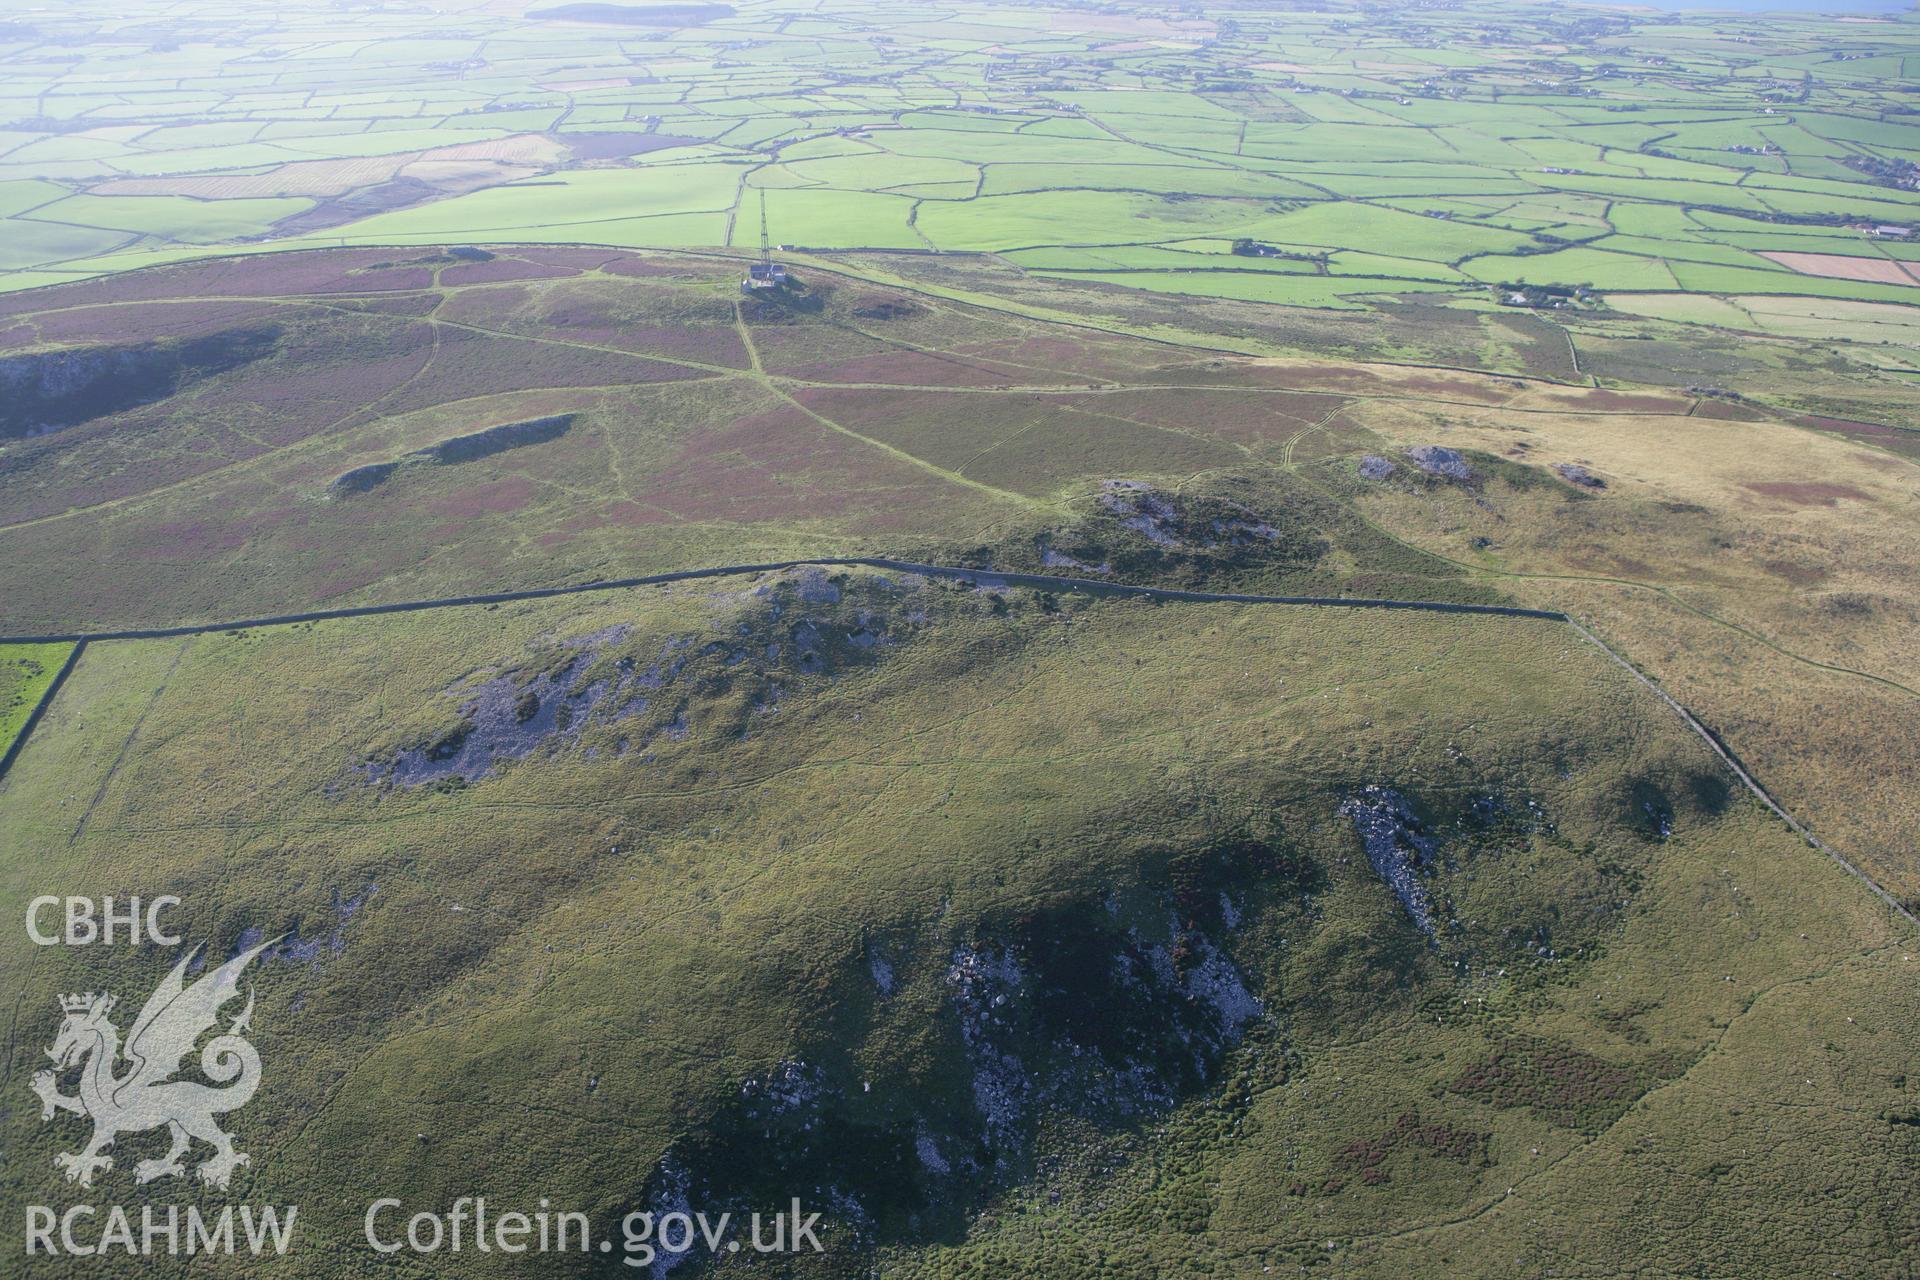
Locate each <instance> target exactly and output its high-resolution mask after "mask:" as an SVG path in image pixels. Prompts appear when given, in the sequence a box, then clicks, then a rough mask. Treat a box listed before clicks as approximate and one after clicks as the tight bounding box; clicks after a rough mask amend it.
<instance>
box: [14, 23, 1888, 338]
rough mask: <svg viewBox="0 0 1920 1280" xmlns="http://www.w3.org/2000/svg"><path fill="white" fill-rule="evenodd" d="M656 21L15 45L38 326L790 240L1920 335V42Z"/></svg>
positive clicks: (17, 248) (1702, 28) (1836, 31)
mask: <svg viewBox="0 0 1920 1280" xmlns="http://www.w3.org/2000/svg"><path fill="white" fill-rule="evenodd" d="M642 12H643V11H642V10H637V9H633V10H623V9H622V8H621V7H620V6H617V5H600V6H572V7H567V6H562V7H559V8H553V9H535V10H534V11H532V12H528V13H516V12H514V11H513V10H512V8H511V7H508V8H506V9H504V10H503V9H502V7H501V6H495V5H482V4H474V3H469V4H454V5H446V6H436V7H434V8H433V9H431V10H420V11H408V10H391V9H388V10H376V11H372V12H369V13H366V14H361V15H358V17H357V19H356V28H357V29H358V30H357V34H356V36H355V38H353V39H352V40H347V41H343V40H341V39H339V38H338V35H337V31H336V29H335V28H334V27H333V26H331V25H330V21H331V20H330V19H329V18H326V17H323V16H321V15H313V16H310V17H302V16H301V15H300V14H299V13H297V12H286V13H277V14H275V15H273V16H272V17H271V18H267V17H262V16H260V15H259V14H257V13H255V12H253V11H239V10H234V9H233V8H232V7H231V6H228V5H223V4H219V3H212V2H208V3H196V4H192V5H188V6H185V7H181V8H169V9H167V10H165V11H164V13H156V14H155V15H153V16H144V17H143V16H127V15H124V14H123V13H122V12H121V11H120V10H118V9H112V10H108V9H104V8H95V7H90V6H87V5H81V6H77V7H72V8H63V9H62V10H60V11H58V12H54V11H46V12H40V13H35V14H33V15H31V17H30V19H29V20H23V21H21V22H17V23H12V24H9V25H7V26H6V27H5V28H3V29H0V60H4V61H5V64H6V66H7V68H8V72H9V75H8V79H7V81H6V83H5V85H4V86H0V246H4V248H0V272H4V274H0V288H8V287H10V288H24V287H29V286H33V285H38V284H44V283H48V282H52V281H57V280H63V279H73V278H76V277H80V276H85V275H91V274H97V273H100V272H109V271H118V270H125V269H129V268H132V267H137V266H142V265H149V264H152V263H156V262H164V261H173V260H178V259H179V258H181V257H183V256H195V255H201V254H206V253H211V252H221V253H231V252H245V251H250V250H254V249H259V248H263V247H269V246H286V245H319V244H326V245H407V244H440V243H457V242H474V243H478V242H488V241H505V240H510V241H516V242H530V241H561V242H584V243H593V244H604V245H614V246H622V247H679V248H724V247H727V246H731V247H733V248H734V249H736V250H745V251H751V250H753V249H755V248H756V247H757V246H758V244H759V239H760V235H761V231H762V227H763V225H764V227H765V229H766V231H767V233H768V234H769V235H770V237H771V239H772V240H773V241H774V242H776V243H781V244H785V245H790V246H796V247H799V248H803V249H807V250H812V251H817V252H829V251H831V252H846V251H854V250H884V251H890V252H900V251H907V252H913V253H934V252H938V253H943V254H956V253H986V254H995V255H1000V256H1001V257H1002V258H1003V259H1004V261H1006V262H1007V263H1009V264H1012V265H1014V266H1016V267H1017V268H1018V269H1019V270H1021V271H1022V272H1024V273H1028V274H1030V275H1032V276H1034V277H1039V278H1052V279H1064V280H1077V281H1081V282H1086V283H1091V284H1100V285H1107V286H1116V287H1122V288H1127V289H1133V290H1143V291H1153V292H1159V293H1170V294H1175V295H1181V296H1194V297H1204V298H1215V299H1233V300H1241V301H1246V302H1254V303H1264V304H1289V305H1295V306H1312V307H1321V308H1349V309H1350V308H1355V307H1363V306H1367V305H1370V304H1376V303H1379V302H1382V301H1385V300H1388V299H1393V298H1409V297H1429V298H1431V299H1433V300H1434V301H1437V302H1453V303H1461V304H1465V305H1475V306H1479V305H1486V302H1487V299H1488V295H1489V292H1490V291H1491V292H1492V294H1493V296H1494V297H1496V298H1505V297H1506V296H1507V295H1508V294H1509V293H1511V292H1512V290H1511V289H1506V290H1503V289H1501V288H1500V286H1514V285H1522V284H1524V285H1528V286H1532V287H1534V288H1536V289H1549V290H1555V291H1559V292H1558V293H1555V294H1553V295H1552V296H1553V297H1554V298H1556V299H1559V300H1562V301H1567V302H1568V303H1569V304H1570V305H1574V306H1577V305H1580V304H1581V303H1582V302H1583V301H1589V300H1591V299H1592V298H1593V297H1595V296H1604V295H1606V294H1608V293H1612V292H1618V291H1629V292H1633V293H1636V294H1646V293H1654V294H1659V293H1667V294H1681V295H1703V294H1704V295H1725V294H1737V295H1745V296H1752V295H1777V296H1801V297H1812V298H1836V299H1851V300H1857V301H1864V302H1882V303H1891V304H1896V305H1899V304H1909V305H1910V304H1912V303H1914V302H1915V301H1917V300H1920V283H1916V282H1915V281H1914V280H1913V279H1912V277H1911V276H1910V274H1908V273H1907V272H1905V271H1903V270H1902V269H1901V267H1900V265H1899V262H1900V260H1902V259H1911V258H1913V257H1915V256H1920V248H1917V247H1916V246H1915V245H1914V244H1912V243H1910V240H1909V238H1907V237H1903V236H1901V235H1898V234H1895V232H1894V231H1893V230H1889V231H1887V232H1885V233H1881V232H1880V231H1879V230H1878V229H1880V228H1892V229H1900V228H1911V227H1912V226H1913V224H1915V223H1916V222H1920V193H1917V192H1916V190H1915V185H1916V182H1917V181H1920V123H1915V122H1914V121H1913V119H1912V117H1911V116H1910V114H1908V113H1907V112H1906V111H1905V109H1904V107H1903V105H1902V99H1901V98H1900V95H1899V92H1898V90H1899V86H1900V84H1901V82H1902V80H1903V78H1906V77H1910V76H1911V75H1912V74H1913V73H1914V71H1915V70H1916V67H1917V66H1920V55H1916V54H1915V52H1914V48H1915V44H1914V33H1915V25H1914V20H1913V18H1912V17H1911V15H1899V14H1888V15H1884V16H1881V17H1876V18H1874V19H1872V20H1867V21H1863V20H1859V19H1853V18H1836V17H1828V16H1819V15H1800V16H1789V15H1766V16H1757V17H1748V18H1743V19H1742V20H1741V21H1740V23H1739V27H1738V31H1737V32H1736V31H1734V30H1733V29H1732V28H1731V27H1729V26H1728V25H1727V24H1725V23H1723V22H1719V21H1716V20H1711V19H1705V18H1702V17H1701V16H1699V15H1688V14H1672V13H1669V14H1658V13H1651V12H1646V11H1626V10H1622V11H1608V10H1601V9H1573V10H1568V9H1566V8H1564V7H1560V6H1551V5H1544V4H1534V5H1528V4H1504V3H1503V4H1497V5H1493V4H1489V5H1479V6H1473V7H1471V8H1467V9H1438V8H1435V9H1415V10H1409V11H1405V12H1388V11H1375V10H1371V9H1361V8H1358V7H1356V8H1345V7H1338V6H1335V7H1330V8H1327V9H1324V10H1319V11H1311V12H1308V11H1302V12H1270V11H1264V10H1242V9H1236V8H1226V7H1221V8H1217V9H1216V8H1194V9H1190V10H1183V11H1182V14H1181V16H1180V17H1178V18H1166V17H1161V16H1147V15H1143V14H1132V13H1127V12H1122V11H1115V12H1111V13H1108V12H1094V11H1089V10H1084V9H1079V8H1070V7H1062V8H1046V7H1041V8H1038V9H1035V8H1030V7H1022V6H1014V5H994V4H970V3H962V4H958V5H954V6H944V7H941V8H940V9H937V10H928V9H926V8H925V7H924V6H920V5H892V6H889V5H886V4H881V5H879V6H874V5H866V4H862V5H835V4H831V3H829V4H826V5H813V4H807V5H800V4H789V3H783V2H781V0H771V2H764V3H763V2H757V0H756V2H753V3H745V4H742V5H739V6H737V7H729V6H725V5H705V6H702V5H693V6H678V7H673V6H669V7H667V8H663V9H659V10H657V11H655V12H653V13H651V14H643V16H645V21H644V22H628V21H624V20H623V15H628V16H630V15H631V14H632V13H642ZM136 64H137V65H138V67H139V68H140V71H139V74H138V75H137V76H135V75H130V74H129V73H128V68H130V67H132V66H134V65H136ZM1815 261H1817V262H1818V263H1820V264H1824V265H1817V266H1809V265H1808V264H1809V263H1811V262H1815ZM1535 301H1536V302H1537V301H1538V298H1536V299H1535Z"/></svg>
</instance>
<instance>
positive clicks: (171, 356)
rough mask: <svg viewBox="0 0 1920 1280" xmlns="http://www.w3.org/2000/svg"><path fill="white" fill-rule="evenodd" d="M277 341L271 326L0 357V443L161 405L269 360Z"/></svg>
mask: <svg viewBox="0 0 1920 1280" xmlns="http://www.w3.org/2000/svg"><path fill="white" fill-rule="evenodd" d="M279 340H280V330H279V329H278V328H276V327H273V326H271V325H268V326H262V327H258V328H250V329H229V330H226V331H224V332H221V333H212V334H208V335H206V336H205V337H200V338H189V339H185V340H178V341H165V342H144V343H139V344H135V345H129V346H98V347H69V348H64V349H61V350H57V351H29V352H24V353H22V354H19V355H10V356H0V440H17V439H22V438H25V437H27V436H38V435H45V434H47V433H48V432H52V431H58V430H60V429H61V428H63V427H71V426H76V425H78V424H80V423H82V422H88V421H91V420H92V419H94V418H102V417H105V416H106V415H108V414H110V413H119V412H121V411H122V410H125V409H131V408H134V407H136V406H138V405H143V404H149V403H151V402H152V401H155V400H163V399H165V398H166V397H168V396H170V395H173V394H175V393H176V392H178V391H180V390H182V389H183V388H185V387H187V386H188V385H190V384H192V383H194V382H197V381H199V380H201V379H203V378H208V377H211V376H213V375H214V374H217V373H222V372H224V371H226V370H228V369H234V368H238V367H239V366H241V365H244V364H250V363H252V362H253V361H255V360H259V359H262V358H264V357H266V356H268V355H271V354H272V353H273V350H274V347H275V345H276V344H277V343H278V342H279Z"/></svg>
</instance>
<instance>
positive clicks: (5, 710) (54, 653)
mask: <svg viewBox="0 0 1920 1280" xmlns="http://www.w3.org/2000/svg"><path fill="white" fill-rule="evenodd" d="M72 648H73V646H72V645H66V644H7V645H0V754H4V753H5V752H6V751H7V750H8V749H9V748H11V747H12V746H13V742H14V739H15V738H17V737H19V735H20V730H21V729H22V728H23V727H24V726H25V725H26V723H27V717H28V716H30V715H32V714H33V709H34V708H35V707H36V706H38V705H39V704H40V699H41V698H42V697H44V696H45V695H46V692H47V689H48V688H49V687H50V686H51V685H52V684H53V680H54V677H55V676H56V675H57V674H59V671H60V667H61V665H62V664H63V663H65V662H66V660H67V654H68V652H69V651H71V649H72Z"/></svg>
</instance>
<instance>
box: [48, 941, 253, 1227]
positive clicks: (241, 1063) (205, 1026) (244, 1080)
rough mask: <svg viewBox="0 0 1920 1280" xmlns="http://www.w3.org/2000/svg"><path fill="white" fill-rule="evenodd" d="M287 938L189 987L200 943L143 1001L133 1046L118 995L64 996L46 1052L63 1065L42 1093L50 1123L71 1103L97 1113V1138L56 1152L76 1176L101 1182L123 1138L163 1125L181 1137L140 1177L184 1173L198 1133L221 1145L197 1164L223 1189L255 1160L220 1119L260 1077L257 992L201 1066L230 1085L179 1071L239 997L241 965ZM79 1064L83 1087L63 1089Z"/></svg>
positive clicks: (138, 1170)
mask: <svg viewBox="0 0 1920 1280" xmlns="http://www.w3.org/2000/svg"><path fill="white" fill-rule="evenodd" d="M278 941H279V939H277V938H275V939H272V940H270V941H268V942H263V943H261V944H260V945H259V946H257V947H255V948H253V950H251V951H243V952H241V953H240V954H239V955H237V956H235V957H234V958H233V959H231V960H229V961H227V962H226V963H225V964H223V965H221V966H220V967H219V968H218V969H216V970H214V971H213V972H212V973H210V974H208V975H207V976H206V977H204V978H201V979H200V980H199V981H198V982H195V983H194V984H193V985H192V986H187V985H186V981H185V978H186V972H187V967H188V966H189V965H190V964H192V963H193V959H194V957H195V956H197V955H199V954H200V950H201V949H200V948H198V947H196V948H194V949H193V951H191V952H189V953H188V954H186V955H184V956H182V957H180V962H179V963H178V964H176V965H174V966H173V972H171V973H169V974H168V975H167V976H166V977H165V978H164V979H163V980H162V981H161V983H160V986H159V987H158V989H156V990H155V991H154V993H153V994H152V995H150V996H148V997H147V1002H146V1004H145V1005H143V1006H141V1009H140V1015H139V1016H138V1017H137V1018H135V1019H134V1020H133V1029H132V1031H130V1032H129V1033H128V1035H127V1042H126V1044H125V1046H124V1047H123V1046H122V1045H121V1043H120V1030H119V1028H118V1027H116V1026H115V1025H114V1022H113V1018H112V1016H111V1015H112V1013H113V1009H114V1005H115V1004H116V1003H117V999H116V997H115V996H114V995H113V994H112V993H111V992H103V993H101V994H99V995H95V994H94V993H93V992H91V991H89V992H87V993H86V994H85V995H72V996H61V997H60V1008H61V1011H62V1012H64V1013H65V1014H66V1020H65V1021H64V1022H62V1023H61V1024H60V1033H59V1035H57V1036H55V1037H54V1041H53V1047H52V1048H50V1049H48V1050H47V1056H48V1057H49V1058H52V1059H53V1062H54V1067H55V1070H52V1071H41V1072H39V1073H38V1074H36V1075H35V1076H34V1077H33V1091H34V1092H35V1093H37V1094H39V1095H40V1119H41V1120H42V1121H43V1122H45V1121H48V1120H52V1119H53V1118H54V1116H55V1115H56V1114H58V1113H59V1112H62V1111H70V1112H72V1113H73V1114H75V1115H78V1116H83V1117H85V1118H87V1119H89V1120H92V1121H93V1137H92V1138H91V1139H90V1140H89V1141H88V1143H87V1145H86V1146H85V1147H83V1148H82V1149H81V1150H79V1151H74V1152H62V1153H61V1154H59V1155H57V1156H55V1157H54V1158H53V1162H54V1164H55V1165H56V1166H57V1167H58V1168H60V1169H61V1170H63V1171H64V1172H65V1173H66V1175H67V1181H69V1182H77V1183H79V1184H80V1185H81V1186H83V1187H90V1186H92V1185H93V1176H94V1174H95V1173H97V1172H102V1171H105V1170H108V1169H111V1168H113V1157H112V1156H110V1155H107V1154H105V1153H106V1150H107V1148H108V1147H111V1146H112V1145H113V1144H114V1141H115V1139H117V1138H118V1137H119V1136H120V1135H121V1134H123V1133H138V1132H141V1131H143V1130H146V1129H158V1128H161V1127H163V1126H164V1127H165V1129H166V1130H167V1136H168V1137H169V1138H170V1139H171V1140H172V1143H171V1145H170V1146H169V1147H168V1148H167V1153H166V1155H164V1156H161V1157H160V1158H158V1159H153V1160H142V1161H141V1162H140V1163H139V1164H137V1165H135V1166H134V1169H133V1176H134V1180H135V1181H137V1182H152V1181H154V1180H155V1179H156V1178H169V1177H178V1176H180V1175H182V1174H185V1173H186V1171H187V1168H186V1165H185V1164H183V1163H182V1162H181V1157H183V1156H185V1155H186V1154H187V1152H188V1150H189V1149H190V1148H191V1146H192V1144H193V1141H194V1140H195V1139H197V1140H199V1141H201V1142H204V1143H206V1144H207V1145H209V1146H211V1147H212V1148H213V1154H212V1155H211V1156H209V1157H208V1158H207V1159H206V1160H204V1161H202V1162H201V1164H200V1167H199V1168H198V1169H197V1170H196V1171H195V1172H196V1173H198V1175H199V1177H200V1181H202V1182H204V1183H206V1184H207V1185H208V1186H210V1187H213V1188H215V1189H216V1190H225V1189H226V1185H227V1182H228V1180H229V1179H231V1178H232V1177H233V1171H234V1169H236V1168H237V1167H239V1166H240V1165H243V1164H246V1163H248V1158H247V1156H246V1153H245V1152H242V1151H237V1150H235V1149H234V1145H233V1139H232V1138H231V1137H229V1136H228V1135H227V1133H226V1131H225V1130H223V1129H221V1127H220V1125H219V1123H218V1122H217V1121H216V1120H215V1119H214V1117H215V1116H218V1115H224V1114H225V1113H227V1112H229V1111H237V1110H239V1109H240V1108H241V1107H243V1106H245V1105H246V1104H247V1101H248V1099H250V1098H252V1097H253V1091H254V1090H255V1089H257V1088H258V1087H259V1085H260V1055H259V1053H257V1052H256V1051H255V1050H254V1047H253V1046H252V1045H251V1044H249V1043H247V1040H246V1032H247V1030H248V1028H249V1027H250V1026H251V1024H252V1021H253V996H252V995H251V994H249V995H248V996H247V1005H246V1008H244V1009H242V1010H241V1011H240V1014H239V1016H238V1017H236V1018H234V1020H233V1021H232V1022H230V1023H229V1024H228V1025H227V1029H226V1031H225V1032H223V1033H222V1034H220V1035H217V1036H215V1037H214V1038H213V1039H212V1040H209V1041H208V1042H207V1046H206V1048H205V1049H203V1050H201V1053H200V1070H201V1071H202V1072H204V1073H205V1074H206V1077H207V1079H209V1080H212V1081H213V1082H214V1085H223V1086H225V1087H224V1088H216V1087H213V1086H210V1085H204V1084H201V1083H199V1082H198V1081H194V1080H175V1079H173V1078H172V1077H173V1076H174V1075H175V1074H176V1073H177V1072H179V1071H180V1069H181V1062H182V1060H183V1059H184V1058H185V1057H186V1056H187V1054H188V1053H190V1052H192V1050H193V1047H194V1045H195V1044H196V1043H198V1042H199V1040H200V1037H201V1036H202V1035H204V1034H205V1033H206V1032H207V1031H209V1030H212V1029H213V1027H214V1025H215V1024H216V1023H217V1022H218V1021H219V1014H220V1010H221V1008H222V1007H223V1006H225V1005H227V1004H228V1003H230V1002H231V1001H233V1000H234V999H235V998H236V997H238V996H239V994H240V974H241V971H242V970H244V969H245V968H246V967H247V966H248V965H249V964H251V963H252V962H253V959H254V957H255V956H257V955H259V954H260V953H261V952H262V951H265V950H266V949H267V948H268V947H270V946H272V945H273V944H274V943H275V942H278ZM122 1058H124V1059H125V1061H126V1067H125V1069H124V1070H122V1069H121V1065H120V1064H121V1060H122ZM76 1066H78V1067H79V1069H80V1073H79V1086H78V1092H76V1093H74V1094H71V1095H69V1094H64V1093H61V1092H60V1077H61V1075H62V1074H64V1073H65V1072H67V1071H70V1070H72V1069H73V1068H74V1067H76Z"/></svg>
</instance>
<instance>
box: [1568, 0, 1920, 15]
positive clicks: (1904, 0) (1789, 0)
mask: <svg viewBox="0 0 1920 1280" xmlns="http://www.w3.org/2000/svg"><path fill="white" fill-rule="evenodd" d="M1583 2H1584V3H1587V4H1595V5H1600V6H1603V7H1605V8H1609V9H1613V8H1637V9H1661V10H1665V11H1666V12H1668V13H1684V12H1687V11H1689V10H1702V11H1708V12H1711V11H1714V10H1719V11H1721V12H1728V11H1732V12H1735V13H1839V14H1852V13H1857V14H1862V15H1867V14H1872V15H1876V16H1878V15H1883V14H1890V13H1911V12H1912V11H1913V8H1914V4H1915V0H1583Z"/></svg>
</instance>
